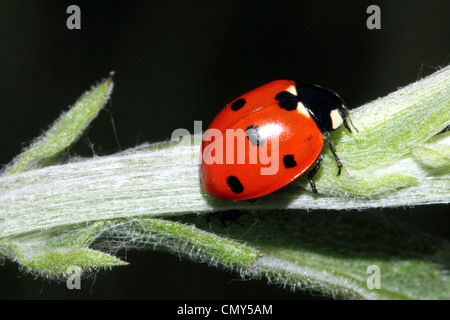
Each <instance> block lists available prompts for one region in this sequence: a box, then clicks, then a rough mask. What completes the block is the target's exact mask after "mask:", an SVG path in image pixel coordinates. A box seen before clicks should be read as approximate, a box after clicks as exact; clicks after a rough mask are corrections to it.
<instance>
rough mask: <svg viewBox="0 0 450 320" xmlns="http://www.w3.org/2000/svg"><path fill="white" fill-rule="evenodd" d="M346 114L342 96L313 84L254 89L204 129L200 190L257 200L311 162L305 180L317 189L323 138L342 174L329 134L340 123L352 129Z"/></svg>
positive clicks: (280, 84)
mask: <svg viewBox="0 0 450 320" xmlns="http://www.w3.org/2000/svg"><path fill="white" fill-rule="evenodd" d="M347 118H348V119H349V120H350V118H349V116H348V111H347V108H346V106H345V104H344V102H343V101H342V99H341V98H340V97H339V96H338V95H337V94H336V93H334V92H333V91H330V90H327V89H324V88H322V87H320V86H317V85H314V84H307V83H299V82H294V81H288V80H277V81H273V82H270V83H268V84H266V85H263V86H261V87H259V88H256V89H254V90H252V91H250V92H248V93H246V94H244V95H242V96H241V97H239V98H237V99H236V100H234V101H232V102H231V103H229V104H228V105H227V106H226V107H225V108H224V109H223V110H222V111H221V112H220V113H219V114H218V115H217V116H216V118H215V119H214V120H213V122H212V123H211V125H210V126H209V129H208V130H206V132H205V134H204V136H203V141H202V164H201V182H202V185H203V188H204V189H205V191H206V192H208V193H209V194H211V195H213V196H215V197H217V198H221V199H226V200H233V201H236V200H250V199H256V198H259V197H261V196H264V195H267V194H269V193H272V192H274V191H276V190H278V189H280V188H282V187H284V186H285V185H287V184H288V183H290V182H291V181H293V180H294V179H296V178H298V177H299V176H300V175H302V174H303V173H304V172H305V171H307V170H308V169H309V168H311V167H312V166H313V165H314V164H315V163H316V165H315V166H314V168H313V169H312V170H311V171H310V172H309V173H308V179H309V181H310V184H311V188H312V191H313V192H314V193H317V189H316V187H315V184H314V181H313V179H312V178H313V177H314V175H315V174H316V173H317V171H318V170H319V168H320V165H321V162H322V156H321V152H322V147H323V144H324V139H326V140H327V141H328V143H329V145H330V149H331V152H332V154H333V155H334V158H335V160H336V163H337V167H338V175H339V174H340V172H341V168H342V163H341V161H340V160H339V158H338V156H337V155H336V152H335V149H334V146H333V141H332V140H331V138H330V135H329V133H328V132H329V131H333V130H336V129H337V128H339V127H340V126H341V125H342V124H344V126H345V128H346V129H347V130H348V131H349V132H351V130H350V127H349V125H348V124H347V122H346V119H347ZM350 123H351V120H350ZM352 125H353V124H352ZM355 130H356V128H355ZM356 131H357V130H356Z"/></svg>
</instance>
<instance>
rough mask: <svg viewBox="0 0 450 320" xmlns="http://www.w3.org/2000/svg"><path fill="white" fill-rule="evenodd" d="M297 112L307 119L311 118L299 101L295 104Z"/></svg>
mask: <svg viewBox="0 0 450 320" xmlns="http://www.w3.org/2000/svg"><path fill="white" fill-rule="evenodd" d="M297 112H298V113H300V114H302V115H304V116H305V117H307V118H311V115H310V114H309V112H308V110H307V109H306V107H305V106H304V105H303V103H301V102H300V101H299V102H298V103H297Z"/></svg>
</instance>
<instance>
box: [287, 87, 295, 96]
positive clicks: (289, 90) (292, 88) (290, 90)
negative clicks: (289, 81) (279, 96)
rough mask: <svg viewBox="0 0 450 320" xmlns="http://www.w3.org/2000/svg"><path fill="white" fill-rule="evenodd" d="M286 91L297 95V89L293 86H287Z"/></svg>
mask: <svg viewBox="0 0 450 320" xmlns="http://www.w3.org/2000/svg"><path fill="white" fill-rule="evenodd" d="M286 91H287V92H290V93H292V94H293V95H294V96H297V89H296V88H295V86H289V88H287V89H286Z"/></svg>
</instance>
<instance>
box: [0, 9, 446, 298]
mask: <svg viewBox="0 0 450 320" xmlns="http://www.w3.org/2000/svg"><path fill="white" fill-rule="evenodd" d="M70 4H77V5H79V6H80V8H81V30H68V29H67V28H66V19H67V18H68V16H69V15H68V14H66V8H67V7H68V6H69V5H70ZM371 4H376V5H378V6H379V7H380V8H381V30H368V29H367V27H366V20H367V18H368V16H369V15H368V14H367V13H366V9H367V7H368V6H369V5H371ZM449 12H450V2H449V1H446V0H442V1H376V2H368V1H356V0H355V1H220V2H219V1H203V2H193V1H129V2H125V1H72V2H67V1H9V2H2V3H1V4H0V39H1V42H0V111H1V112H0V150H1V151H0V164H1V165H4V164H7V163H8V162H9V161H10V160H11V159H12V158H13V157H14V156H15V155H17V154H18V153H19V152H20V151H21V149H22V148H23V147H24V146H26V145H27V143H28V142H30V141H31V140H32V139H33V138H35V137H36V136H38V135H39V134H40V133H41V132H42V131H43V129H45V128H46V127H47V126H48V125H50V124H51V123H52V122H53V120H54V119H56V118H57V117H58V116H59V114H60V113H61V112H62V111H63V110H67V108H68V106H70V105H71V104H72V103H73V102H75V100H76V99H77V98H78V97H79V96H80V95H81V94H82V93H83V92H84V91H86V90H87V89H89V88H90V86H91V85H92V84H94V83H96V82H97V81H99V80H100V79H102V78H104V77H106V76H107V75H108V73H109V72H110V71H112V70H114V71H115V72H116V74H115V89H114V92H113V95H112V99H111V102H110V103H109V104H108V106H107V108H106V110H104V111H102V112H101V114H100V116H99V117H98V118H97V119H96V120H95V121H94V122H93V124H92V125H91V127H90V128H89V130H88V131H87V133H86V134H85V135H84V136H83V139H81V140H80V141H79V142H78V143H77V144H76V145H75V146H74V147H73V148H72V149H71V153H72V154H77V155H81V156H88V157H90V156H92V155H93V153H95V154H96V155H107V154H111V153H114V152H116V151H119V150H123V149H126V148H129V147H133V146H136V145H137V144H140V143H143V142H155V141H161V140H166V139H169V138H170V136H171V133H172V131H173V130H175V129H177V128H186V129H188V130H190V131H191V132H193V122H194V120H202V121H203V123H204V126H205V127H204V128H203V129H206V126H207V125H208V124H209V123H210V121H211V120H212V119H213V118H214V116H215V115H216V114H217V113H218V111H220V110H221V109H222V108H223V107H224V106H225V105H226V104H227V103H228V102H229V101H231V100H233V99H234V98H236V97H237V96H239V95H241V94H242V93H245V92H247V91H249V90H251V89H253V88H255V87H257V86H259V85H262V84H264V83H266V82H269V81H271V80H275V79H293V80H298V81H305V82H313V83H317V84H320V85H322V86H325V87H329V88H332V89H333V90H335V91H336V92H338V93H339V94H340V95H341V97H343V99H344V100H345V101H346V103H347V105H348V106H350V108H352V107H357V106H359V105H361V104H363V103H365V102H368V101H370V100H374V99H376V98H378V97H382V96H384V95H386V94H388V93H390V92H392V91H395V90H396V89H397V88H399V87H402V86H405V85H407V84H409V83H411V82H414V81H416V80H417V79H419V78H421V77H423V76H426V75H428V74H431V73H432V72H434V71H435V70H437V69H439V68H440V67H442V66H445V65H446V64H448V63H449V60H450V58H449V54H450V42H449V39H450V20H449V18H448V14H449ZM112 119H113V121H114V125H113V121H112ZM113 128H115V132H116V133H115V132H114V130H113ZM446 211H448V207H446V206H426V207H419V208H414V209H411V208H405V209H396V210H383V212H384V213H389V214H392V215H395V216H398V217H399V218H401V219H403V220H406V221H408V222H409V223H411V224H413V225H415V226H416V227H418V228H420V229H422V230H424V231H426V232H429V233H432V234H434V235H438V236H441V237H444V238H447V239H449V238H450V236H449V232H448V227H447V226H448V225H449V222H450V218H449V217H448V212H446ZM119 254H121V255H122V257H123V258H125V259H126V260H127V261H128V262H130V263H131V265H130V266H127V267H121V268H114V269H113V270H112V271H105V272H101V273H100V274H98V275H97V276H96V277H95V278H93V279H90V280H85V281H84V282H83V285H82V290H78V291H77V290H74V291H70V290H68V289H67V288H66V286H65V283H54V282H49V281H48V280H45V279H41V278H37V279H36V278H34V277H33V276H31V275H27V274H23V273H22V272H21V271H20V270H19V268H18V267H17V265H16V264H14V263H11V262H8V263H5V265H4V266H3V267H0V298H31V299H34V298H36V299H46V298H87V299H90V298H151V299H208V298H212V299H216V298H218V299H230V298H235V299H238V298H255V299H265V298H267V299H277V298H278V299H289V298H295V299H296V298H315V296H314V295H309V294H303V293H292V292H290V291H286V290H283V289H280V288H276V287H273V286H266V285H265V282H264V281H241V280H239V276H238V275H236V274H231V273H228V272H222V271H220V270H216V269H213V268H209V267H207V266H205V265H199V264H193V263H190V262H188V261H186V260H182V261H180V259H179V258H178V257H176V256H171V255H169V254H165V253H160V252H153V251H151V250H148V251H144V252H137V251H129V252H121V253H120V252H119Z"/></svg>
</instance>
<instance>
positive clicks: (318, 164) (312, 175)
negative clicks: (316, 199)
mask: <svg viewBox="0 0 450 320" xmlns="http://www.w3.org/2000/svg"><path fill="white" fill-rule="evenodd" d="M322 160H323V158H322V155H319V157H318V158H317V164H316V166H315V167H314V168H313V169H312V170H311V171H310V172H309V173H308V179H309V184H310V185H311V189H312V192H313V193H317V189H316V184H315V183H314V181H313V179H312V178H314V176H315V175H316V173H317V171H319V169H320V166H321V165H322Z"/></svg>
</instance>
